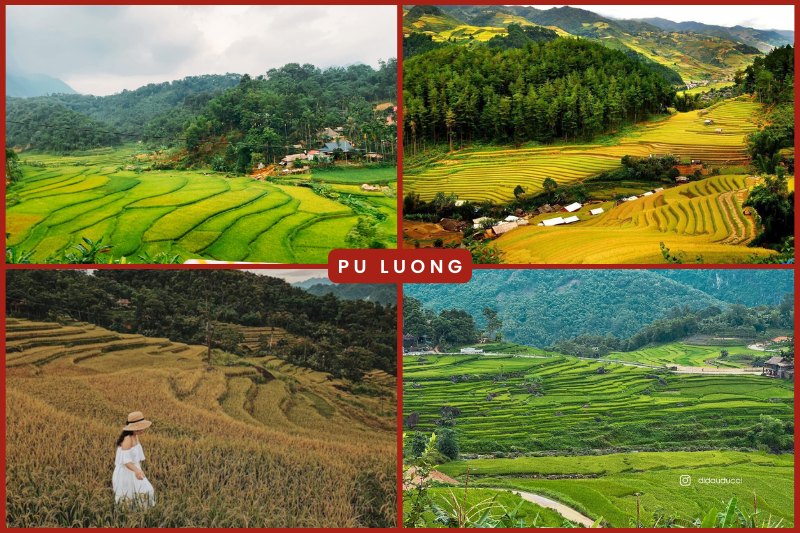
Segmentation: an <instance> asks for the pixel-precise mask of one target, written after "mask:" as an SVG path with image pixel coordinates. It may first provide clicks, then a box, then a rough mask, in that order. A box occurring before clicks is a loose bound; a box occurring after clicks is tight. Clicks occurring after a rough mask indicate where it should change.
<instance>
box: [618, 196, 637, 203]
mask: <svg viewBox="0 0 800 533" xmlns="http://www.w3.org/2000/svg"><path fill="white" fill-rule="evenodd" d="M638 199H639V197H638V196H628V197H627V198H623V199H622V201H623V202H632V201H634V200H638Z"/></svg>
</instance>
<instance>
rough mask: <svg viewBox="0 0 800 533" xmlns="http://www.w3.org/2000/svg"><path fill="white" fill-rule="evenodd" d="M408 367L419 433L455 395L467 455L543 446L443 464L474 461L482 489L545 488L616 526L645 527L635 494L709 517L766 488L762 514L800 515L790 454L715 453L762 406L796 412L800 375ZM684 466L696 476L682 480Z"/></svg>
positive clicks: (646, 506) (567, 360)
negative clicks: (728, 481) (717, 481)
mask: <svg viewBox="0 0 800 533" xmlns="http://www.w3.org/2000/svg"><path fill="white" fill-rule="evenodd" d="M600 367H602V368H604V369H605V373H599V372H598V369H599V368H600ZM403 376H404V392H403V413H404V415H405V416H408V415H409V414H411V413H419V415H420V422H419V425H418V426H417V427H416V428H415V429H414V430H419V431H423V432H429V431H433V430H434V429H435V428H436V427H437V426H436V424H435V421H436V420H437V419H439V418H440V417H441V414H440V409H441V407H443V406H452V407H457V408H458V409H460V411H461V414H460V415H458V416H457V417H456V418H455V424H454V426H453V427H454V429H455V431H456V433H457V435H458V441H459V444H460V447H461V453H462V454H476V453H477V454H486V453H491V454H495V456H496V457H497V456H501V455H502V454H508V453H509V452H519V453H523V454H524V453H525V452H540V453H541V456H530V455H528V456H521V457H517V458H508V459H504V458H491V459H485V458H481V459H470V460H465V461H454V462H447V463H445V464H443V465H440V466H439V467H437V468H438V469H439V470H441V471H442V472H444V473H445V474H447V475H449V476H452V477H456V478H457V479H459V480H461V481H463V480H464V478H465V474H466V472H467V469H469V475H470V486H471V487H483V488H491V489H493V490H498V489H506V490H510V489H513V490H521V491H526V492H530V493H534V494H538V495H543V496H546V497H549V498H551V499H554V500H556V501H558V502H561V503H563V504H565V505H567V506H569V507H571V508H572V509H575V510H577V511H579V512H580V513H583V514H584V515H586V516H588V517H590V518H592V519H599V518H602V519H603V524H604V525H605V526H612V527H630V526H633V525H634V523H635V522H634V521H635V517H636V496H635V495H636V493H639V494H640V495H641V509H642V521H643V523H644V525H645V526H652V525H653V524H654V522H655V518H654V517H656V516H661V517H677V518H682V519H687V520H688V519H692V518H696V517H699V516H704V515H705V514H706V513H707V512H708V511H709V510H710V509H712V508H714V507H717V508H720V507H721V505H722V503H723V502H727V501H728V500H729V499H730V498H731V497H736V498H737V499H738V501H739V503H740V505H742V507H743V508H744V509H748V510H749V509H751V502H752V501H753V492H754V491H755V493H756V496H757V498H758V508H759V509H760V510H761V514H759V517H760V518H761V519H766V518H767V517H770V516H771V517H772V518H773V519H783V522H782V526H783V527H787V526H791V525H792V524H793V512H792V507H793V506H792V502H793V498H794V496H793V494H794V492H793V476H794V457H793V455H791V454H784V455H772V454H766V453H763V452H741V451H717V449H718V448H723V449H725V448H728V449H730V448H737V447H747V445H746V444H745V442H744V441H743V440H742V439H743V435H744V433H745V428H748V427H750V426H752V425H753V424H754V423H756V422H757V421H758V418H759V416H760V415H761V414H762V413H763V414H769V415H770V416H774V417H777V418H779V419H782V420H784V421H788V420H792V419H793V408H794V399H793V398H794V387H793V384H792V383H791V382H787V381H783V380H774V379H770V378H765V377H761V376H734V375H729V376H699V375H679V374H669V373H666V372H654V371H653V370H652V369H646V368H640V367H633V366H627V365H620V364H613V363H602V362H597V361H586V360H579V359H575V358H571V357H565V356H558V355H541V356H522V357H509V356H462V355H425V356H405V357H404V360H403ZM533 383H538V387H537V389H535V392H532V390H534V389H530V385H531V384H533ZM684 447H694V448H699V449H702V448H708V449H709V451H692V452H688V451H681V449H682V448H684ZM621 450H626V451H628V453H619V452H620V451H621ZM589 451H592V454H591V455H586V453H587V452H589ZM604 452H605V453H604ZM608 452H612V453H608ZM565 454H571V455H565ZM683 475H691V476H692V477H693V480H694V482H693V483H692V484H691V485H690V486H686V487H684V486H681V484H680V477H681V476H683ZM701 478H713V479H719V478H726V479H727V478H732V479H741V480H742V481H741V483H736V482H733V483H732V484H713V483H703V482H702V480H701Z"/></svg>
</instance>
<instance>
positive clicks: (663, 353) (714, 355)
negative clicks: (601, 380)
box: [607, 342, 769, 368]
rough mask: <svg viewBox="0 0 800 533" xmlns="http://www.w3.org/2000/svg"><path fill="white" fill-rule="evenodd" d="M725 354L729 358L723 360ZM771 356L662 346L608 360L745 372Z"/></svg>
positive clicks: (743, 350)
mask: <svg viewBox="0 0 800 533" xmlns="http://www.w3.org/2000/svg"><path fill="white" fill-rule="evenodd" d="M722 350H726V351H727V352H728V356H727V357H725V358H720V354H721V352H722ZM765 355H769V354H767V353H766V352H763V351H762V352H760V351H757V350H751V349H749V348H747V347H746V346H736V345H733V346H730V345H725V346H723V345H703V346H697V345H692V344H686V343H683V342H673V343H669V344H662V345H660V346H656V347H650V348H644V349H642V350H636V351H633V352H616V353H611V354H609V355H608V357H607V359H613V360H617V361H631V362H636V363H643V364H647V365H653V366H671V365H681V366H698V367H700V366H705V367H707V366H718V367H725V368H742V367H747V366H752V362H753V359H754V358H756V357H764V356H765Z"/></svg>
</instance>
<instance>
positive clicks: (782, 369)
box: [762, 355, 794, 379]
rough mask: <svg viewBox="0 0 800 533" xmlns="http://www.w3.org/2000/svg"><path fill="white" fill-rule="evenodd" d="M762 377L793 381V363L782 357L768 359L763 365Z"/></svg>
mask: <svg viewBox="0 0 800 533" xmlns="http://www.w3.org/2000/svg"><path fill="white" fill-rule="evenodd" d="M762 375H764V376H769V377H771V378H779V379H794V363H793V362H792V361H789V360H788V359H786V358H784V357H783V356H782V355H776V356H774V357H770V358H769V359H767V361H766V362H765V363H764V369H763V371H762Z"/></svg>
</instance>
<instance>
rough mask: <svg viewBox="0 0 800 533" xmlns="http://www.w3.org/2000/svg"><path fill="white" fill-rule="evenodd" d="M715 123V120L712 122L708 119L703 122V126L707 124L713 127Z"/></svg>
mask: <svg viewBox="0 0 800 533" xmlns="http://www.w3.org/2000/svg"><path fill="white" fill-rule="evenodd" d="M713 123H714V121H713V120H711V119H710V118H707V119H705V120H704V121H703V124H705V125H706V126H710V125H712V124H713Z"/></svg>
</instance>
